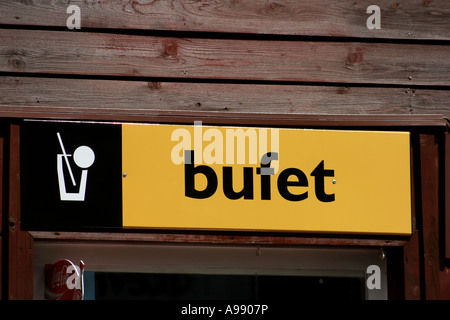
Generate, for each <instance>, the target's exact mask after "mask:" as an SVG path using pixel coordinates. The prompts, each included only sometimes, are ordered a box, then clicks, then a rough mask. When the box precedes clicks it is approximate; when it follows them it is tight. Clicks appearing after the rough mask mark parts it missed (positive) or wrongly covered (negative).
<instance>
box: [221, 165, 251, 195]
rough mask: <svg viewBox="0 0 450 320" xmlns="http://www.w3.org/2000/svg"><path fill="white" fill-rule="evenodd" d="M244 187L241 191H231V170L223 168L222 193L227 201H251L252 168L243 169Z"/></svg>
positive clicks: (230, 168)
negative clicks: (240, 199) (242, 199)
mask: <svg viewBox="0 0 450 320" xmlns="http://www.w3.org/2000/svg"><path fill="white" fill-rule="evenodd" d="M243 183H244V185H243V186H242V190H241V191H239V192H235V191H234V190H233V168H232V167H223V193H224V194H225V196H226V197H227V198H228V199H231V200H236V199H239V198H242V197H244V199H253V168H247V167H244V182H243Z"/></svg>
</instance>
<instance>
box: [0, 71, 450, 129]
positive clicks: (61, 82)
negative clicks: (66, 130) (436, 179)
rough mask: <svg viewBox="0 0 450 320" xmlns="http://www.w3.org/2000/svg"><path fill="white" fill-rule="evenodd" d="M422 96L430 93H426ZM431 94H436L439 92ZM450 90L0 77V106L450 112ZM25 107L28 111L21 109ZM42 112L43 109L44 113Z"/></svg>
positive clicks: (81, 112) (137, 111)
mask: <svg viewBox="0 0 450 320" xmlns="http://www.w3.org/2000/svg"><path fill="white" fill-rule="evenodd" d="M424 97H428V98H427V99H425V98H424ZM433 97H436V98H435V99H434V98H433ZM449 99H450V91H449V90H429V89H427V90H420V89H415V90H411V89H408V88H372V87H369V88H366V87H340V86H301V85H256V84H218V83H184V82H146V81H120V80H86V79H65V78H37V77H0V113H2V114H4V115H5V113H9V116H11V115H13V114H14V113H16V116H17V117H19V116H24V117H30V116H32V115H33V113H35V114H36V116H41V117H42V114H43V113H45V112H48V113H49V114H50V113H54V114H56V115H58V114H59V116H60V117H64V115H65V114H66V115H68V116H70V117H74V118H77V115H78V117H80V116H83V117H84V118H86V117H87V118H89V115H99V114H103V115H104V118H106V117H107V116H108V115H109V116H113V115H114V116H115V118H114V119H116V120H117V119H119V118H120V117H123V118H125V117H126V116H131V115H134V116H136V117H137V119H139V117H144V116H146V115H157V114H166V115H170V114H171V113H172V114H175V113H186V114H188V113H192V116H195V115H196V113H205V112H207V113H211V114H216V115H220V116H222V117H226V116H227V115H230V117H231V115H236V114H243V115H245V114H255V115H286V116H287V117H289V116H292V117H294V116H296V115H311V116H313V115H315V116H319V117H320V115H323V116H326V115H332V116H339V115H341V116H343V115H358V116H368V119H370V117H369V116H383V115H393V116H394V115H399V116H410V115H413V116H418V117H419V116H431V115H436V116H442V117H443V116H446V117H450V106H449V105H448V103H447V101H449ZM21 112H22V113H26V114H21ZM39 112H40V113H41V115H39V114H38V113H39Z"/></svg>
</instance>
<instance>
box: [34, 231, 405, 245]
mask: <svg viewBox="0 0 450 320" xmlns="http://www.w3.org/2000/svg"><path fill="white" fill-rule="evenodd" d="M30 233H31V235H32V236H33V239H34V240H35V241H39V240H65V241H67V240H71V241H118V242H136V241H137V242H159V243H190V244H194V243H203V244H204V243H206V244H245V245H346V246H387V247H396V246H402V245H404V244H405V243H406V239H376V238H373V239H370V238H367V237H365V238H359V239H357V238H350V237H330V236H328V235H322V236H318V235H316V234H314V235H307V234H302V235H299V234H282V235H280V234H278V235H267V234H266V233H259V234H258V233H252V234H242V233H214V234H210V233H195V232H184V233H183V232H170V233H165V232H155V233H152V232H146V233H126V232H124V233H117V232H101V233H100V232H43V231H32V232H30Z"/></svg>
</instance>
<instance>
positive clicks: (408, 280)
mask: <svg viewBox="0 0 450 320" xmlns="http://www.w3.org/2000/svg"><path fill="white" fill-rule="evenodd" d="M420 169H421V168H420V141H419V137H418V135H416V134H414V135H411V199H412V201H411V209H412V212H411V222H412V235H411V237H410V239H409V240H408V242H407V243H406V244H405V245H404V246H403V261H402V262H403V264H402V267H403V276H404V278H403V283H404V287H403V288H401V291H402V292H403V295H404V297H403V298H404V299H406V300H420V299H421V293H422V290H421V289H422V288H421V276H422V271H421V258H422V257H421V254H420V233H421V231H420V230H419V227H418V222H419V223H420V221H421V219H420V216H418V213H420V212H421V208H420V204H421V200H420V197H421V186H420V178H419V177H420V172H421V171H420Z"/></svg>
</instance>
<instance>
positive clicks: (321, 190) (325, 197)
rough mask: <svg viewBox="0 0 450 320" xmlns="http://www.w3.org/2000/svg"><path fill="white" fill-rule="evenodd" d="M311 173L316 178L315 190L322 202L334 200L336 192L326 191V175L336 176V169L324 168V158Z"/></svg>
mask: <svg viewBox="0 0 450 320" xmlns="http://www.w3.org/2000/svg"><path fill="white" fill-rule="evenodd" d="M311 175H312V176H313V177H314V178H315V191H316V197H317V199H318V200H320V201H322V202H331V201H334V199H335V197H334V193H333V194H326V193H325V177H334V170H328V169H324V160H322V162H321V163H319V164H318V165H317V167H316V168H315V169H314V170H313V172H311Z"/></svg>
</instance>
